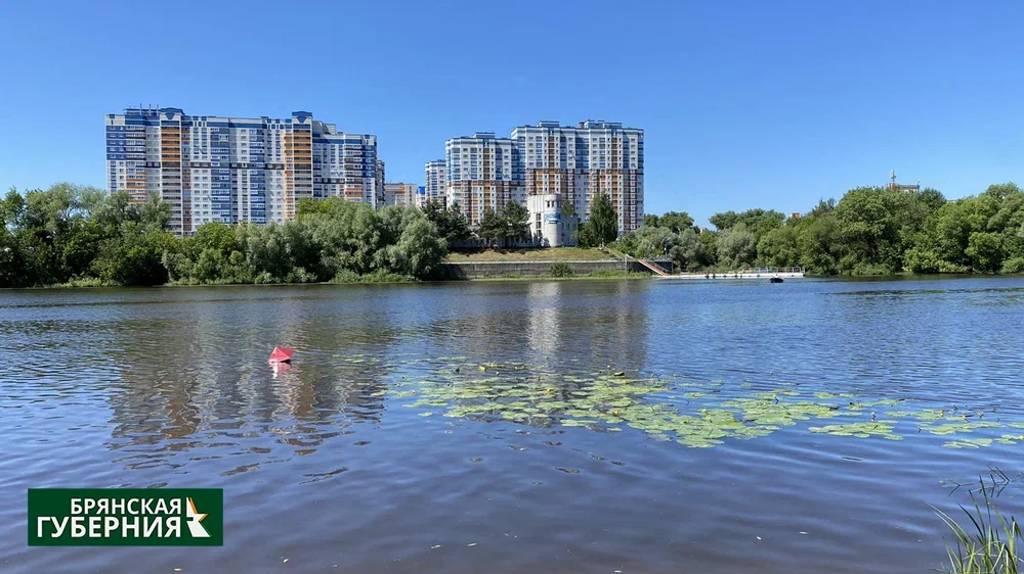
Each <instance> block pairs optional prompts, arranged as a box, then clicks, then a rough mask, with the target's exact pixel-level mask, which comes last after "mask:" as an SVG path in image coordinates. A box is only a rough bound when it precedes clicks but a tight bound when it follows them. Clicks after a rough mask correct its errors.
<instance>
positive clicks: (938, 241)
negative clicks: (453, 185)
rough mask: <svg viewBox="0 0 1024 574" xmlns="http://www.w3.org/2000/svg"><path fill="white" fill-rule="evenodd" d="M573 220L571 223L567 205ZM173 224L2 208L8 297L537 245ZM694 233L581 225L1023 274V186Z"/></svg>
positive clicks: (706, 251) (124, 213) (106, 212)
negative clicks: (66, 287)
mask: <svg viewBox="0 0 1024 574" xmlns="http://www.w3.org/2000/svg"><path fill="white" fill-rule="evenodd" d="M563 212H564V213H566V214H567V215H572V208H571V206H564V207H563ZM169 219H170V211H169V208H168V206H167V205H166V204H163V203H161V202H160V201H159V200H157V199H156V198H151V199H150V200H149V201H147V202H145V203H143V204H137V203H133V202H132V201H130V199H129V197H128V195H126V194H124V193H112V194H111V193H107V192H105V191H103V190H99V189H96V188H90V187H82V186H76V185H71V184H66V183H62V184H57V185H54V186H52V187H50V188H49V189H45V190H31V191H28V192H27V193H25V194H20V193H18V192H17V191H15V190H11V191H10V192H8V193H7V195H6V196H5V197H4V198H3V199H2V200H0V287H27V286H41V285H56V284H68V283H71V284H82V285H90V284H116V285H160V284H164V283H169V282H170V283H180V284H216V283H295V282H300V283H301V282H320V281H337V282H345V281H367V280H396V279H408V278H419V279H423V278H430V277H434V276H436V274H437V272H438V270H439V268H440V265H441V263H442V262H443V260H444V257H445V255H447V253H448V249H449V247H450V246H457V245H460V244H465V243H466V242H467V241H469V240H475V241H476V242H477V244H478V245H484V246H490V247H501V246H505V245H507V244H515V243H516V242H518V241H523V240H526V239H528V238H529V225H528V214H527V212H526V209H525V208H523V207H522V206H521V205H519V204H516V203H511V204H509V205H507V206H505V207H504V208H502V209H501V210H499V211H497V212H495V211H491V210H488V211H487V212H485V213H484V217H483V219H482V221H481V225H480V226H478V228H477V229H476V230H471V229H470V226H469V224H468V221H467V219H466V216H465V215H464V214H463V213H461V212H460V210H459V209H458V206H453V207H451V208H447V209H446V208H445V207H444V206H442V205H441V204H439V203H437V202H428V203H427V204H426V205H425V206H424V208H423V209H422V210H421V209H418V208H400V207H393V206H392V207H386V208H383V209H378V210H374V209H372V208H371V207H369V206H367V205H365V204H360V203H352V202H346V201H343V200H341V199H338V198H332V199H326V200H306V201H303V202H300V205H299V208H298V215H297V217H296V218H295V220H293V221H289V222H286V223H284V224H270V225H263V226H261V225H245V224H243V225H225V224H220V223H208V224H206V225H203V226H201V227H200V228H199V229H198V230H197V232H196V233H195V235H193V236H189V237H177V236H175V235H172V234H171V233H169V232H168V231H167V230H166V227H167V222H168V221H169ZM709 222H710V223H711V226H712V227H711V228H703V227H700V226H697V225H695V224H694V221H693V218H691V217H690V216H689V215H688V214H687V213H685V212H669V213H666V214H663V215H648V216H646V217H645V218H644V223H643V225H642V226H641V227H640V228H639V229H638V230H636V231H634V232H632V233H630V234H628V235H626V236H624V237H621V238H619V237H617V235H618V232H617V230H618V223H617V217H616V214H615V210H614V208H613V206H612V204H611V202H610V201H609V199H608V198H607V197H606V196H603V195H602V196H599V197H597V198H595V199H594V202H593V205H592V206H591V210H590V217H589V219H588V220H587V221H586V222H584V223H583V224H582V225H580V228H579V231H578V239H579V242H580V244H581V245H582V246H584V247H596V246H601V245H609V244H611V245H613V246H614V247H616V248H618V249H620V250H622V251H625V252H627V253H630V254H632V255H634V256H637V257H660V256H667V257H670V258H672V259H673V260H674V262H675V263H676V265H677V267H679V268H680V269H683V270H690V271H732V270H738V269H744V268H753V267H797V266H799V267H803V268H804V269H805V270H806V271H808V272H809V273H812V274H819V275H837V274H844V275H885V274H893V273H900V272H914V273H1020V272H1024V192H1022V191H1021V189H1020V188H1019V187H1017V186H1016V185H1015V184H1012V183H1006V184H999V185H992V186H990V187H989V188H988V189H987V190H985V191H984V192H983V193H981V194H979V195H977V196H972V197H966V198H963V199H957V200H947V199H945V198H944V197H943V196H942V194H940V193H939V192H938V191H935V190H932V189H925V190H921V191H904V190H893V189H889V188H884V187H860V188H856V189H852V190H850V191H848V192H847V193H846V194H845V195H844V196H843V197H842V198H841V199H840V200H839V201H838V202H836V201H834V200H828V201H820V202H819V203H818V205H816V206H815V207H814V208H813V209H811V210H810V211H809V212H807V213H803V214H795V215H791V216H789V217H786V216H785V215H784V214H782V213H780V212H778V211H773V210H765V209H750V210H747V211H742V212H735V211H726V212H722V213H717V214H715V215H713V216H711V217H710V218H709Z"/></svg>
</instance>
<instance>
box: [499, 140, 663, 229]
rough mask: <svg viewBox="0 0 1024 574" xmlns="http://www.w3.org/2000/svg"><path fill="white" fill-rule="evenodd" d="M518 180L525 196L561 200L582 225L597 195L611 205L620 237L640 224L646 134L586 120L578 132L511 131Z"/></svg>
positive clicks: (641, 218)
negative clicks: (617, 223)
mask: <svg viewBox="0 0 1024 574" xmlns="http://www.w3.org/2000/svg"><path fill="white" fill-rule="evenodd" d="M512 140H513V141H514V142H515V145H516V150H517V154H516V156H517V160H518V164H517V174H516V176H517V178H519V179H520V180H521V181H522V185H523V188H524V190H525V193H526V195H527V196H532V195H544V194H551V193H555V194H559V195H560V196H561V197H562V198H563V200H564V201H567V202H569V203H570V204H571V205H572V206H573V207H574V209H575V211H576V213H578V214H580V216H581V219H583V220H586V218H587V217H588V216H589V214H590V205H591V203H592V202H593V200H594V198H596V197H597V196H598V195H600V194H605V195H607V196H608V197H609V199H611V202H612V206H613V207H614V208H615V213H616V214H617V215H618V218H619V232H620V233H629V232H630V231H633V230H635V229H636V228H638V227H640V225H641V224H642V223H643V219H644V177H643V173H644V132H643V130H641V129H637V128H627V127H623V126H622V124H621V123H618V122H605V121H594V120H586V121H583V122H580V123H579V124H578V125H577V126H576V127H571V126H563V125H560V124H559V123H558V122H540V123H538V124H537V125H535V126H519V127H517V128H515V129H513V130H512Z"/></svg>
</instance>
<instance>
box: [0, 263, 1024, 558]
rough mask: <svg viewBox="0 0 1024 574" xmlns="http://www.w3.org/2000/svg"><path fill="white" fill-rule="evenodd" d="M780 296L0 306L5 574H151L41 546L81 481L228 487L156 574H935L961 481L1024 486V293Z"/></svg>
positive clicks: (613, 294)
mask: <svg viewBox="0 0 1024 574" xmlns="http://www.w3.org/2000/svg"><path fill="white" fill-rule="evenodd" d="M776 287H777V286H776ZM776 287H772V288H771V289H766V288H764V286H759V285H754V284H723V283H716V284H714V285H708V284H685V285H680V284H678V283H676V284H672V283H667V282H655V281H651V282H644V281H619V282H615V281H612V282H602V281H594V282H591V281H581V282H509V283H486V284H457V285H418V286H375V287H371V288H363V287H351V288H350V287H316V286H310V287H285V288H221V289H160V290H115V291H104V290H90V291H50V292H10V293H0V352H2V353H4V362H5V364H8V365H17V368H9V369H8V370H7V371H5V373H4V374H3V375H0V395H2V396H4V400H2V401H0V432H3V433H4V436H5V437H6V438H7V439H8V443H7V450H6V451H5V457H2V458H0V485H2V486H4V488H3V489H0V518H2V520H0V534H2V536H0V540H2V546H0V552H2V553H3V554H4V555H5V556H8V557H10V558H9V559H8V561H7V562H4V567H5V568H7V567H10V569H11V570H13V571H15V572H33V571H56V570H60V569H62V568H64V564H66V563H69V562H68V561H69V560H73V561H75V563H76V564H83V565H85V566H84V567H85V568H87V569H90V570H95V571H118V570H121V571H130V569H131V567H132V566H133V565H135V564H137V561H135V560H133V559H134V558H135V557H136V555H134V554H130V550H126V549H117V550H114V549H110V550H105V551H104V552H103V553H99V552H95V553H92V552H90V551H88V550H82V549H63V551H61V552H52V551H51V552H35V550H38V549H27V548H26V547H25V546H24V544H23V535H24V532H23V529H24V524H23V522H21V521H22V520H23V518H22V514H21V513H22V512H23V508H24V496H23V493H24V489H25V488H28V487H34V486H74V485H80V484H87V485H89V486H116V485H125V486H161V485H173V486H213V487H223V488H225V493H226V496H227V497H228V500H229V501H230V508H231V520H232V524H230V528H231V533H232V534H231V542H230V543H229V544H227V545H226V546H225V547H224V548H221V549H218V550H216V551H214V552H215V553H214V554H208V555H207V554H204V555H196V556H193V555H182V554H181V553H174V552H170V551H161V550H159V549H146V553H145V555H144V556H145V559H146V560H147V565H152V567H153V569H154V570H165V571H173V569H174V568H178V567H183V568H184V570H185V571H204V570H205V569H208V567H209V560H211V559H216V560H218V561H220V562H222V563H224V564H230V565H231V567H232V568H233V569H236V570H239V571H265V570H267V569H268V565H275V564H280V563H281V560H282V558H283V557H291V562H289V567H294V568H295V569H296V570H300V571H324V570H328V569H332V568H333V564H336V563H338V564H341V566H343V567H345V568H348V569H350V570H353V571H359V572H420V571H435V570H447V571H460V572H468V571H482V570H488V571H493V572H513V571H533V570H540V571H593V572H606V571H608V570H609V569H613V570H614V569H622V570H624V571H644V572H678V571H697V572H713V571H727V572H758V573H759V574H763V573H782V572H785V573H787V574H792V573H800V572H807V573H810V572H821V571H829V572H858V573H860V572H877V573H883V572H884V573H886V574H891V573H893V572H912V571H914V572H916V571H920V570H921V569H922V565H924V568H925V569H927V568H928V567H929V566H935V567H937V566H938V564H939V562H940V561H941V558H942V556H943V554H942V551H943V550H942V532H941V524H940V523H939V522H938V521H936V520H935V516H934V514H933V512H932V507H933V506H938V507H941V508H944V509H947V510H952V509H955V508H956V504H958V503H959V502H961V500H959V499H954V498H950V497H949V496H948V492H947V490H946V489H945V488H943V487H941V481H942V480H943V479H947V478H950V479H963V478H965V477H971V476H974V475H976V474H977V473H978V472H979V471H984V470H986V469H987V467H988V466H989V465H997V466H1001V467H1004V468H1006V469H1007V470H1010V471H1012V470H1015V468H1016V467H1017V466H1019V460H1020V456H1019V454H1020V450H1019V449H1020V448H1021V444H1020V443H1021V441H1024V424H1021V422H1022V421H1024V404H1022V402H1021V400H1020V399H1021V398H1022V395H1024V385H1022V384H1021V383H1022V379H1021V372H1022V369H1024V363H1022V360H1021V355H1020V349H1021V348H1022V347H1024V332H1022V331H1021V330H1020V329H1019V328H1018V327H1019V325H1018V323H1019V319H1020V317H1021V311H1022V310H1024V307H1022V305H1024V299H1022V298H1021V297H1020V293H1021V292H1022V291H1024V279H1019V278H1018V279H1013V278H1008V279H980V280H961V281H940V282H927V283H923V284H918V283H915V282H899V283H895V282H894V283H880V282H875V283H864V284H860V283H832V282H813V281H806V282H787V283H786V284H785V285H783V286H782V288H776ZM870 291H876V292H882V293H883V294H872V293H870ZM863 292H867V293H866V294H861V293H863ZM894 292H899V294H895V293H894ZM275 345H286V346H290V347H293V348H295V349H296V354H295V360H294V364H292V365H291V367H290V368H289V369H285V370H280V371H279V372H278V373H277V376H276V377H275V376H274V372H273V370H272V369H271V368H270V367H269V366H268V364H267V355H268V353H269V352H270V350H271V349H272V348H273V347H274V346H275ZM1008 496H1009V495H1008ZM1016 509H1017V507H1014V506H1011V507H1010V508H1009V510H1011V511H1014V510H1016ZM453 517H457V518H453ZM692 517H700V518H699V520H698V519H693V518H692ZM268 525H269V526H268ZM803 533H807V534H803ZM757 537H761V539H762V540H760V541H758V538H757ZM736 541H743V542H742V543H739V544H737V543H736ZM470 544H476V545H475V546H470ZM48 550H53V549H48ZM138 556H143V555H142V554H139V555H138Z"/></svg>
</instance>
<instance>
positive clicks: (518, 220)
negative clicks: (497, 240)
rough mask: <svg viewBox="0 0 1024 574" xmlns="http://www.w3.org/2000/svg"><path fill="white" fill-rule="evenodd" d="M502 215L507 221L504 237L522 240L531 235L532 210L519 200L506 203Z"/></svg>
mask: <svg viewBox="0 0 1024 574" xmlns="http://www.w3.org/2000/svg"><path fill="white" fill-rule="evenodd" d="M501 217H502V219H503V220H504V223H505V230H504V239H506V240H509V241H522V240H525V239H527V238H529V237H530V212H529V211H527V210H526V208H525V207H523V206H522V205H520V204H519V203H518V202H515V201H510V202H508V203H506V204H505V206H504V207H503V208H502V211H501Z"/></svg>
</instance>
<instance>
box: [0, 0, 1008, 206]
mask: <svg viewBox="0 0 1024 574" xmlns="http://www.w3.org/2000/svg"><path fill="white" fill-rule="evenodd" d="M1022 26H1024V2H1021V1H1020V0H1007V1H995V0H993V1H984V2H964V1H956V2H953V1H949V2H943V1H923V0H921V1H911V0H907V1H892V0H856V1H855V0H848V1H843V0H829V1H820V0H815V1H805V2H790V1H783V0H772V1H765V0H751V1H742V2H741V1H721V2H719V1H712V0H706V1H702V2H678V1H676V2H646V1H632V2H622V1H608V2H604V1H587V2H584V1H577V2H569V1H566V2H560V1H551V0H549V1H547V2H522V1H518V0H517V1H515V2H501V3H498V2H480V1H475V2H437V1H433V2H386V1H378V0H374V1H365V0H362V1H358V2H322V3H318V2H294V3H292V2H288V3H285V2H266V3H264V2H258V1H251V0H250V1H247V2H239V3H228V2H217V1H209V0H207V1H204V2H194V3H191V2H175V3H172V4H165V3H161V2H141V1H140V2H101V1H97V2H54V1H46V2H39V1H31V2H30V1H27V0H5V1H4V2H2V3H0V188H4V189H6V188H7V187H10V186H17V187H18V188H19V189H26V188H32V187H41V186H46V185H49V184H50V183H53V182H55V181H62V180H67V181H73V182H78V183H83V184H92V185H98V186H102V185H103V184H104V147H103V143H104V142H103V137H104V128H103V115H104V114H105V113H109V112H118V111H121V110H122V108H124V107H125V106H129V105H138V104H139V103H142V104H158V105H161V106H174V107H181V108H184V109H185V110H186V112H189V113H193V114H224V115H241V116H259V115H271V116H287V115H288V114H289V113H290V112H291V111H293V110H300V109H302V110H309V111H311V112H313V113H314V115H315V116H316V117H318V118H320V119H323V120H326V121H331V122H334V123H336V124H338V126H339V128H341V129H344V130H346V131H353V132H368V133H374V134H376V135H377V136H378V141H379V151H380V154H381V157H382V158H383V159H384V160H385V162H387V173H388V179H389V180H391V181H412V182H422V179H423V163H424V162H425V161H427V160H429V159H434V158H439V157H442V156H443V153H444V140H445V138H447V137H451V136H456V135H462V134H469V133H472V132H474V131H495V132H498V133H501V134H507V133H508V132H509V130H510V129H511V128H512V127H513V126H516V125H521V124H525V123H534V122H536V121H538V120H542V119H550V120H561V121H563V122H576V121H579V120H581V119H584V118H594V119H607V120H617V121H621V122H623V123H625V124H627V125H630V126H635V127H641V128H644V129H645V130H646V142H645V143H646V173H645V183H646V203H647V211H648V212H649V213H651V212H653V213H660V212H663V211H666V210H671V209H682V210H687V211H689V212H690V213H691V214H693V215H694V216H696V217H697V218H698V220H700V221H703V220H705V219H706V218H707V216H709V215H711V214H712V213H715V212H717V211H723V210H727V209H745V208H750V207H765V208H775V209H780V210H783V211H786V212H789V211H799V210H806V209H808V208H810V207H811V206H812V204H813V203H814V202H816V201H817V200H818V199H819V198H822V197H838V196H840V195H841V194H842V193H843V191H844V190H846V189H848V188H850V187H854V186H858V185H872V184H881V183H884V182H885V180H886V178H887V176H888V173H889V170H890V169H893V168H895V169H896V171H897V174H898V175H899V176H900V179H901V180H904V181H907V182H917V181H920V183H921V184H922V185H926V186H931V187H935V188H938V189H939V190H941V191H942V192H943V193H945V194H946V195H947V196H949V197H959V196H963V195H969V194H974V193H978V192H980V191H982V190H983V189H984V187H985V186H986V185H988V184H989V183H994V182H1002V181H1009V180H1016V181H1018V182H1020V183H1024V113H1022V112H1024V93H1022V92H1024V41H1022V40H1021V38H1022Z"/></svg>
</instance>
